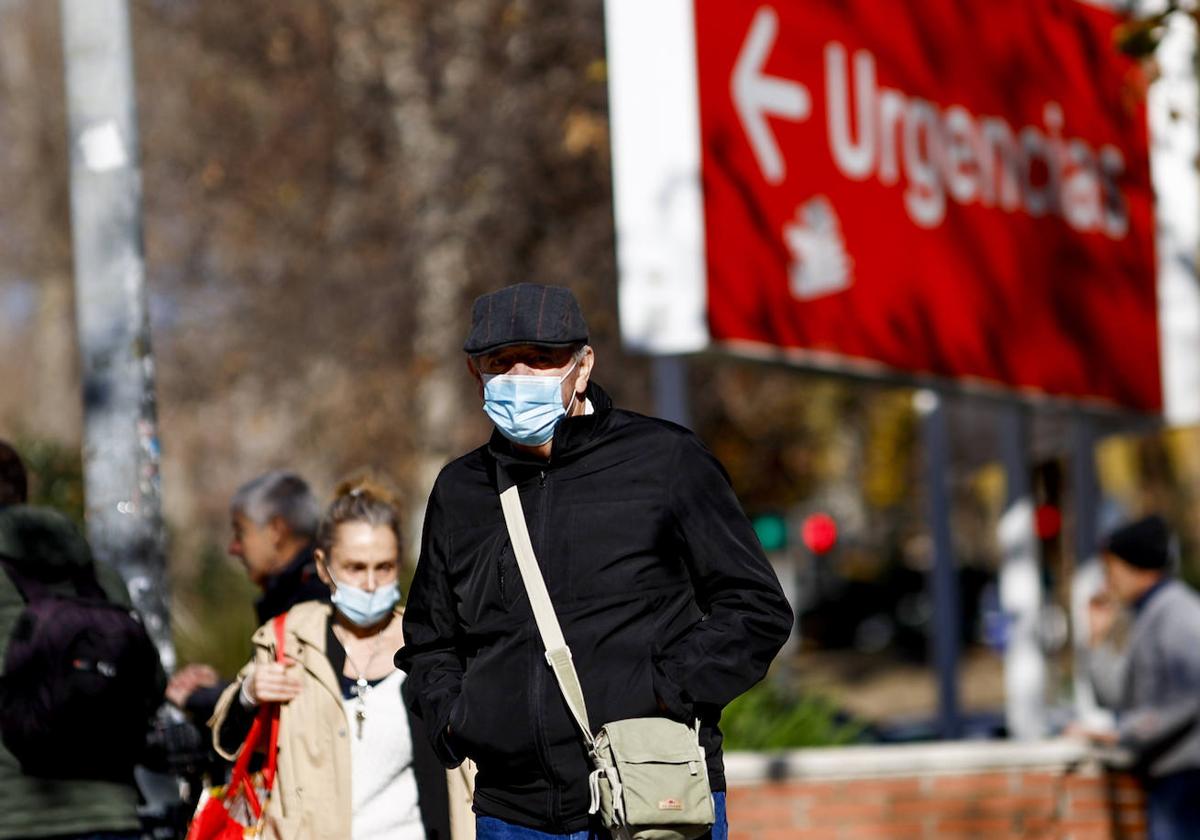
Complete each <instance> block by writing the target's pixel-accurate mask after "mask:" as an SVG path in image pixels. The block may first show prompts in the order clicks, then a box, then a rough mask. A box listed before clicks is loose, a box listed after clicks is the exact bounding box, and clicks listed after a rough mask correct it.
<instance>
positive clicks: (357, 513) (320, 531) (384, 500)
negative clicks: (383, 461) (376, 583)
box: [317, 472, 401, 562]
mask: <svg viewBox="0 0 1200 840" xmlns="http://www.w3.org/2000/svg"><path fill="white" fill-rule="evenodd" d="M398 505H399V503H398V500H397V498H396V494H395V492H393V491H392V489H391V486H390V482H388V481H387V480H386V479H384V478H381V477H379V476H377V475H375V474H373V473H370V472H366V473H362V474H359V475H355V476H352V477H350V478H348V479H345V480H344V481H342V482H341V483H340V484H338V486H337V488H336V489H335V490H334V491H333V501H332V502H330V504H329V509H328V510H326V511H325V515H324V516H323V517H322V518H321V524H320V525H319V526H318V527H317V548H318V549H320V550H321V552H322V554H323V555H324V557H325V560H326V562H328V560H329V557H330V553H331V552H332V551H333V537H334V534H336V533H337V529H338V526H339V525H345V524H346V523H348V522H365V523H366V524H368V525H375V526H381V527H384V528H388V529H389V530H390V531H391V532H392V533H393V534H394V535H395V536H396V544H397V545H400V544H401V540H400V512H399V510H398Z"/></svg>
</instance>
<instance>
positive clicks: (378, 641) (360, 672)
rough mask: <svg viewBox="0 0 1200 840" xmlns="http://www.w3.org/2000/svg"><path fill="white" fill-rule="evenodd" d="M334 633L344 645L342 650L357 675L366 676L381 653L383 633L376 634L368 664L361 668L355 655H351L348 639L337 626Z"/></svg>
mask: <svg viewBox="0 0 1200 840" xmlns="http://www.w3.org/2000/svg"><path fill="white" fill-rule="evenodd" d="M333 635H334V636H336V637H337V640H338V642H339V643H341V645H342V650H344V651H345V652H346V661H347V662H349V663H350V667H351V668H353V669H354V673H355V676H357V677H358V678H359V679H360V680H361V679H364V678H365V675H366V673H367V671H368V670H369V669H370V667H371V663H372V662H374V661H375V657H376V656H378V655H379V651H380V650H381V649H382V647H383V633H376V634H375V641H374V644H372V645H371V655H370V656H369V657H367V665H366V667H365V668H359V667H358V663H357V662H355V661H354V657H353V656H351V655H350V645H348V644H346V640H345V639H343V638H342V637H341V635H340V634H339V633H338V631H337V628H334V631H333Z"/></svg>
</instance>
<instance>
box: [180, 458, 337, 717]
mask: <svg viewBox="0 0 1200 840" xmlns="http://www.w3.org/2000/svg"><path fill="white" fill-rule="evenodd" d="M229 519H230V525H231V527H232V529H233V536H232V538H231V539H230V541H229V546H228V548H227V549H226V550H227V551H228V552H229V554H230V555H231V556H233V557H236V558H238V559H239V560H241V561H242V565H243V566H244V567H245V568H246V574H247V575H248V576H249V577H250V580H251V581H253V582H254V583H255V585H257V586H258V587H259V588H260V589H261V590H262V595H261V596H260V597H259V599H258V600H257V601H256V602H255V603H254V609H255V612H256V613H257V615H258V622H259V624H265V623H267V622H268V621H270V620H271V619H272V618H274V617H275V616H277V615H281V614H282V613H285V612H287V611H288V610H289V609H291V608H292V607H293V606H295V605H296V604H299V603H301V602H303V601H328V600H329V588H328V587H327V586H325V584H323V583H321V579H320V578H319V577H318V576H317V567H316V563H315V561H314V560H313V546H314V543H313V539H314V537H315V536H316V533H317V525H318V523H319V522H320V519H321V508H320V504H319V503H318V502H317V499H316V497H315V496H314V495H313V493H312V490H310V489H309V486H308V483H307V482H306V481H305V480H304V479H303V478H301V477H300V476H298V475H296V473H294V472H289V471H287V470H273V471H271V472H268V473H264V474H263V475H260V476H258V477H257V478H254V479H252V480H250V481H248V482H246V483H245V484H243V485H242V486H241V487H239V488H238V489H237V492H236V493H234V494H233V499H232V500H231V501H230V503H229ZM224 688H225V685H224V684H222V683H221V681H220V680H219V678H218V676H217V673H216V671H214V670H213V669H212V668H211V667H210V666H208V665H202V664H193V665H188V666H187V667H185V668H181V669H180V670H179V671H177V672H176V673H175V675H174V676H173V677H172V678H171V682H170V684H169V685H168V686H167V699H168V700H170V701H171V702H172V703H174V704H175V705H176V706H178V707H179V708H181V709H184V710H185V711H187V712H188V713H189V714H190V715H191V717H192V719H193V720H195V721H197V722H200V723H203V722H204V721H206V720H208V718H209V716H210V715H211V714H212V710H213V708H215V706H216V702H217V698H218V697H220V696H221V691H223V690H224Z"/></svg>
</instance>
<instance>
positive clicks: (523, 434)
mask: <svg viewBox="0 0 1200 840" xmlns="http://www.w3.org/2000/svg"><path fill="white" fill-rule="evenodd" d="M578 365H579V362H578V361H576V362H575V364H573V365H571V368H570V370H568V371H567V372H566V373H564V374H563V375H562V376H560V377H558V378H555V377H553V376H517V375H515V374H511V373H502V374H484V375H483V410H484V411H485V412H487V416H488V417H490V418H492V422H493V423H495V424H496V428H497V429H499V430H500V434H502V435H504V436H505V437H506V438H508V439H509V440H511V441H512V442H513V443H519V444H521V445H522V446H541V445H542V444H543V443H546V442H547V441H548V440H550V438H552V437H554V429H555V427H556V426H558V422H559V421H560V420H562V419H563V417H565V416H566V414H567V408H566V407H564V406H563V403H562V384H563V382H564V381H565V380H566V378H567V377H568V376H570V375H571V374H572V373H573V372H574V370H575V368H576V367H577V366H578ZM574 402H575V395H574V394H572V395H571V403H574ZM571 403H568V406H569V405H570V404H571Z"/></svg>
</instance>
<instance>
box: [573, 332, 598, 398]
mask: <svg viewBox="0 0 1200 840" xmlns="http://www.w3.org/2000/svg"><path fill="white" fill-rule="evenodd" d="M595 366H596V354H595V353H594V352H593V351H592V346H591V345H590V344H589V345H588V346H587V347H585V348H583V356H581V357H580V359H579V370H578V371H576V372H575V393H576V394H579V395H580V396H582V395H583V392H584V391H586V390H587V386H588V382H590V381H591V378H592V368H594V367H595Z"/></svg>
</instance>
